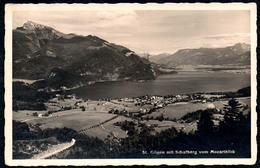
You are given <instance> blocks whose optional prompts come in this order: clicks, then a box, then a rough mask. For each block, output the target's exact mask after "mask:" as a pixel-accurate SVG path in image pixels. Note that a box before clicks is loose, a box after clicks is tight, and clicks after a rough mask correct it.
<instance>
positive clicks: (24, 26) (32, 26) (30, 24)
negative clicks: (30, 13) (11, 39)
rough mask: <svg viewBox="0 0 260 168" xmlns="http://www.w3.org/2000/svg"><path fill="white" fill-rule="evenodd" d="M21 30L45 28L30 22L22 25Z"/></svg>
mask: <svg viewBox="0 0 260 168" xmlns="http://www.w3.org/2000/svg"><path fill="white" fill-rule="evenodd" d="M23 28H24V29H35V28H38V29H44V28H46V26H44V25H41V24H37V23H35V22H32V21H28V22H26V23H24V24H23Z"/></svg>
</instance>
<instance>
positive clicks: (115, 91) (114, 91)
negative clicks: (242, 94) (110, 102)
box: [70, 72, 250, 99]
mask: <svg viewBox="0 0 260 168" xmlns="http://www.w3.org/2000/svg"><path fill="white" fill-rule="evenodd" d="M247 86H250V74H236V73H224V72H179V73H178V74H171V75H162V76H159V77H158V78H157V79H156V80H151V81H144V82H137V81H124V82H103V83H95V84H93V85H88V86H84V87H81V88H78V89H74V90H71V91H70V93H74V94H76V95H77V96H79V97H82V98H86V99H101V98H108V97H111V98H114V97H121V98H124V97H137V96H143V95H176V94H186V93H196V92H220V91H237V90H238V89H241V88H243V87H247Z"/></svg>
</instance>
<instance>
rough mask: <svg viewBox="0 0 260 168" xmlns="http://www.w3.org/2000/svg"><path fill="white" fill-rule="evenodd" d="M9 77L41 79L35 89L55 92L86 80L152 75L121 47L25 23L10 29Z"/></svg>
mask: <svg viewBox="0 0 260 168" xmlns="http://www.w3.org/2000/svg"><path fill="white" fill-rule="evenodd" d="M13 77H14V78H25V79H44V80H41V81H40V82H37V86H38V87H39V88H48V87H49V88H53V89H59V88H60V87H63V86H65V87H75V86H80V85H83V84H84V83H87V82H89V81H106V80H148V79H154V78H155V73H154V71H153V68H152V66H151V64H150V63H149V62H147V61H145V60H144V59H143V58H140V57H139V56H138V55H137V54H136V53H135V52H133V51H131V50H129V49H128V48H126V47H124V46H120V45H116V44H113V43H109V42H108V41H106V40H103V39H101V38H99V37H96V36H92V35H89V36H80V35H76V34H64V33H61V32H59V31H57V30H55V29H53V28H51V27H48V26H44V25H40V24H37V23H34V22H31V21H29V22H26V23H25V24H24V25H23V26H22V27H18V28H16V29H15V30H13Z"/></svg>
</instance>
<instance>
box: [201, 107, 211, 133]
mask: <svg viewBox="0 0 260 168" xmlns="http://www.w3.org/2000/svg"><path fill="white" fill-rule="evenodd" d="M212 118H213V110H212V109H206V110H204V111H202V113H201V116H200V119H199V122H198V133H199V134H203V135H209V134H213V132H214V122H213V121H212Z"/></svg>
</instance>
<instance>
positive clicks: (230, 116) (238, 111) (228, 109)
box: [220, 99, 246, 133]
mask: <svg viewBox="0 0 260 168" xmlns="http://www.w3.org/2000/svg"><path fill="white" fill-rule="evenodd" d="M242 107H243V106H242V105H241V104H240V103H239V102H238V101H237V100H236V99H231V100H229V102H228V104H227V105H225V107H224V112H225V114H224V120H223V121H222V122H221V123H220V131H223V132H226V133H227V132H228V133H231V132H235V131H239V129H240V128H241V126H242V125H243V124H244V123H245V120H246V117H245V116H244V115H243V112H242Z"/></svg>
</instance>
